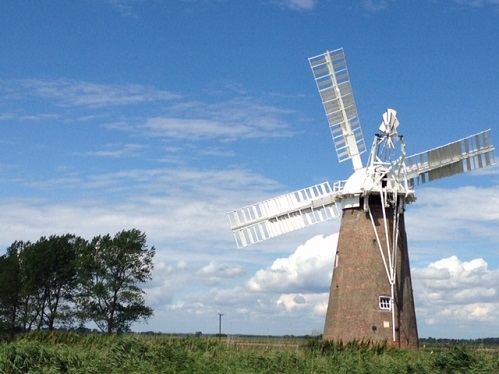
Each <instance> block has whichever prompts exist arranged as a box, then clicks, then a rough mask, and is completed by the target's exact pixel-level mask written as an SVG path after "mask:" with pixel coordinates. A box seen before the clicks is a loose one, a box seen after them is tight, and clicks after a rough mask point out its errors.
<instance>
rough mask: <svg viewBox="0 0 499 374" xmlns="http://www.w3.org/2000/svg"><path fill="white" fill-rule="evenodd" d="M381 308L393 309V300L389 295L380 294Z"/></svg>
mask: <svg viewBox="0 0 499 374" xmlns="http://www.w3.org/2000/svg"><path fill="white" fill-rule="evenodd" d="M379 308H380V309H381V310H391V309H392V301H391V298H390V297H389V296H380V297H379Z"/></svg>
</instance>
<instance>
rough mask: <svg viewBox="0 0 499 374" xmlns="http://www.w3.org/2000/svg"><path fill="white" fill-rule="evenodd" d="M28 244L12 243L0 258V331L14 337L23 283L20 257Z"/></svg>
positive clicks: (20, 305) (18, 325) (19, 312)
mask: <svg viewBox="0 0 499 374" xmlns="http://www.w3.org/2000/svg"><path fill="white" fill-rule="evenodd" d="M27 245H29V243H24V242H22V241H16V242H14V243H13V244H12V245H11V246H10V247H9V248H7V253H6V254H5V255H3V256H0V274H1V275H2V276H1V277H0V326H1V330H2V331H5V332H7V333H8V334H9V336H10V337H11V338H13V337H14V334H15V332H16V330H18V329H19V328H20V324H19V315H20V314H21V308H22V292H23V286H24V285H23V281H22V274H21V256H22V254H23V251H24V248H25V247H26V246H27Z"/></svg>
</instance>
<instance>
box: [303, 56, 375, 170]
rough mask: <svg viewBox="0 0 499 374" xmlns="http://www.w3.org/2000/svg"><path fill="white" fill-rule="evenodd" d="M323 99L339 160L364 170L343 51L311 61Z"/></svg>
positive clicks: (358, 127)
mask: <svg viewBox="0 0 499 374" xmlns="http://www.w3.org/2000/svg"><path fill="white" fill-rule="evenodd" d="M308 61H309V63H310V67H311V68H312V72H313V73H314V77H315V82H316V84H317V88H318V90H319V94H320V96H321V99H322V104H323V106H324V110H325V111H326V117H327V120H328V123H329V128H330V130H331V135H332V137H333V142H334V146H335V148H336V153H337V154H338V160H339V161H340V162H343V161H345V160H348V159H351V160H352V162H353V168H354V170H359V169H362V159H361V158H360V155H361V154H362V153H364V152H365V151H366V146H365V143H364V137H363V136H362V128H361V127H360V121H359V116H358V114H357V107H356V105H355V100H354V97H353V91H352V86H351V84H350V78H349V76H348V70H347V63H346V59H345V54H344V52H343V48H340V49H336V50H334V51H331V52H329V51H328V52H326V53H324V54H321V55H318V56H315V57H310V58H309V59H308Z"/></svg>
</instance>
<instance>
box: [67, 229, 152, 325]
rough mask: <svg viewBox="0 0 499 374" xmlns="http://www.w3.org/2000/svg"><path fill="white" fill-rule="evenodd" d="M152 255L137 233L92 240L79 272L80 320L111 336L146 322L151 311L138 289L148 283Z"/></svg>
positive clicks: (144, 239) (140, 234)
mask: <svg viewBox="0 0 499 374" xmlns="http://www.w3.org/2000/svg"><path fill="white" fill-rule="evenodd" d="M154 255H155V249H154V247H152V248H150V249H149V248H147V245H146V235H145V234H143V233H141V232H140V231H139V230H135V229H134V230H129V231H121V232H119V233H118V234H116V235H115V236H114V238H111V237H110V236H109V235H105V236H103V237H101V236H98V237H95V238H94V239H93V240H92V242H91V243H90V244H89V245H88V246H87V247H86V249H85V251H84V252H83V255H82V261H81V266H80V271H79V279H80V293H79V294H78V297H77V304H78V306H79V308H80V316H81V319H83V320H91V321H93V322H95V324H96V325H97V326H98V327H99V328H100V329H101V330H102V331H104V332H107V333H108V334H111V333H113V332H127V331H129V329H130V325H131V324H132V323H133V322H135V321H138V320H140V319H147V318H149V317H150V316H151V315H152V313H153V311H152V309H151V308H149V307H147V306H145V305H144V297H143V293H144V292H143V291H142V289H140V288H139V285H140V284H142V283H145V282H147V281H148V280H150V279H151V276H152V270H153V258H154Z"/></svg>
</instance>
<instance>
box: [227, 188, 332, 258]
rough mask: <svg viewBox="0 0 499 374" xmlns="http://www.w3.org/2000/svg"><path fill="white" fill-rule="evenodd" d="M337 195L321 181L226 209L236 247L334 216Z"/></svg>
mask: <svg viewBox="0 0 499 374" xmlns="http://www.w3.org/2000/svg"><path fill="white" fill-rule="evenodd" d="M337 194H338V191H334V190H333V189H332V188H331V186H330V185H329V183H328V182H324V183H320V184H317V185H315V186H312V187H307V188H304V189H302V190H299V191H295V192H291V193H288V194H285V195H281V196H278V197H275V198H273V199H269V200H265V201H262V202H259V203H256V204H253V205H249V206H247V207H244V208H241V209H237V210H234V211H232V212H228V213H227V214H228V216H229V220H230V223H231V229H232V232H233V233H234V238H235V239H236V243H237V246H238V248H241V247H246V246H248V245H251V244H255V243H258V242H261V241H263V240H267V239H270V238H273V237H276V236H279V235H282V234H285V233H288V232H291V231H294V230H298V229H301V228H304V227H307V226H310V225H313V224H316V223H319V222H324V221H327V220H330V219H333V218H335V217H337V216H338V215H339V210H338V207H337V205H336V198H335V197H336V195H337Z"/></svg>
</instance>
